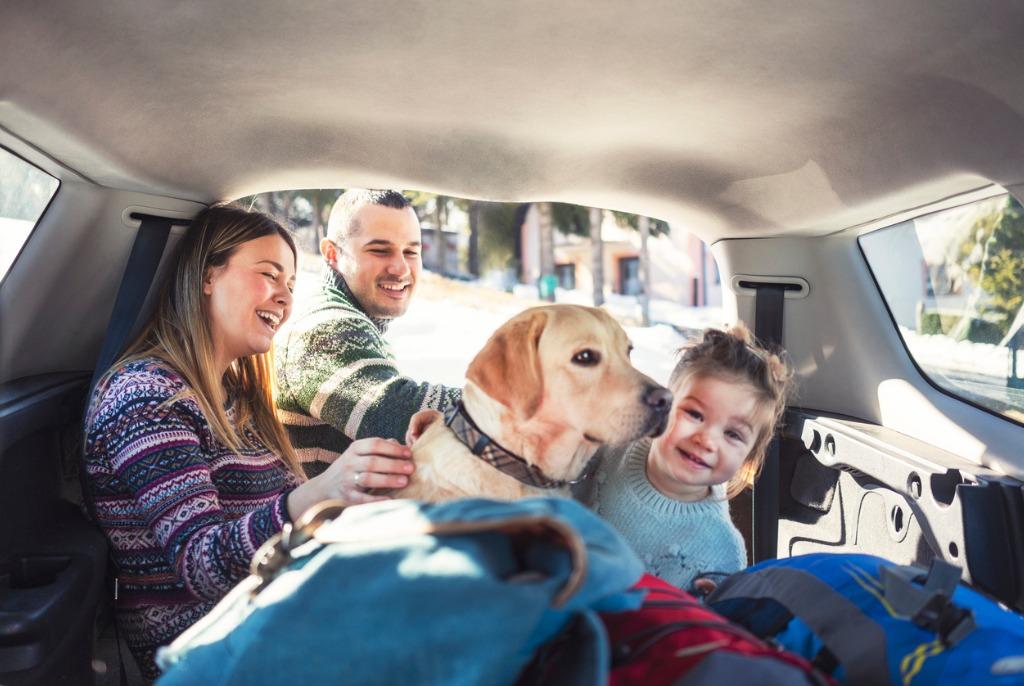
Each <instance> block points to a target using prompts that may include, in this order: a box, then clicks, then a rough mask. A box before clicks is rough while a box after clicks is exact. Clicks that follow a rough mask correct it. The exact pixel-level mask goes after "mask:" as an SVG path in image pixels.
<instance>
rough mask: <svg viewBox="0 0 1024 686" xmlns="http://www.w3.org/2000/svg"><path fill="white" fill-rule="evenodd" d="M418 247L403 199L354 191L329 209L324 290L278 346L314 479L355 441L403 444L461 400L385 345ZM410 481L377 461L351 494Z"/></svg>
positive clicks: (286, 393)
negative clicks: (429, 416)
mask: <svg viewBox="0 0 1024 686" xmlns="http://www.w3.org/2000/svg"><path fill="white" fill-rule="evenodd" d="M422 247H423V246H422V243H421V236H420V223H419V219H417V217H416V212H415V211H414V210H413V208H412V206H411V205H410V204H409V201H408V200H407V199H406V198H405V196H403V195H402V194H401V193H399V192H397V191H391V190H382V191H378V190H363V189H352V190H349V191H346V192H345V193H344V194H343V195H342V196H341V197H340V198H339V199H338V201H337V202H336V203H335V204H334V207H333V208H332V210H331V217H330V220H329V221H328V226H327V237H326V238H324V239H323V240H322V241H321V242H320V254H321V255H322V256H323V260H324V265H323V277H322V283H321V287H320V290H319V291H318V293H317V295H316V297H315V299H314V300H313V302H312V303H310V306H309V307H307V308H306V309H305V312H304V313H303V314H302V315H301V316H299V317H298V318H297V319H296V321H295V324H294V325H293V327H292V328H291V330H290V331H289V332H288V333H287V335H285V336H284V340H283V341H279V348H278V365H277V367H278V369H277V371H278V384H279V388H278V398H277V404H278V408H279V410H280V414H281V419H282V421H283V422H284V423H285V426H286V427H287V428H288V432H289V434H290V436H291V439H292V443H293V445H294V446H295V448H296V451H297V452H298V454H299V458H300V459H301V460H302V463H303V466H304V468H305V470H306V473H307V474H308V475H310V476H313V475H315V474H318V473H320V472H321V471H323V470H324V469H326V467H327V465H328V464H329V463H330V462H331V461H333V459H334V458H335V457H336V456H337V455H338V454H340V453H341V452H343V451H344V450H345V448H347V447H348V445H349V444H350V443H351V442H352V441H353V440H355V439H357V438H366V437H370V436H380V437H383V438H393V439H396V440H401V439H402V438H404V436H405V431H406V427H407V426H408V424H409V419H410V418H411V417H412V415H413V414H415V413H416V412H418V411H419V410H422V409H425V408H433V409H436V410H440V411H442V412H443V411H444V410H445V409H446V408H448V407H449V406H451V405H452V404H454V403H456V402H458V399H459V390H458V389H455V388H446V387H444V386H440V385H434V384H428V383H418V382H416V381H414V380H412V379H410V378H408V377H403V376H401V375H400V374H399V373H398V370H397V369H396V368H395V364H394V358H393V356H392V354H391V351H390V349H389V347H388V345H387V343H386V342H385V340H384V333H385V331H386V330H387V326H388V323H389V322H390V321H391V320H392V319H394V318H395V317H400V316H401V315H402V314H404V313H405V311H406V309H408V307H409V303H410V301H411V300H412V296H413V293H414V292H415V290H416V282H417V279H418V278H419V275H420V270H421V268H422V262H421V258H420V253H421V250H422ZM404 473H405V472H404V471H403V470H402V469H401V466H396V465H394V464H390V463H379V461H371V462H370V463H368V464H367V465H362V466H359V467H356V468H354V469H353V488H355V489H368V488H388V487H395V486H396V485H398V484H397V482H395V481H394V479H395V478H401V476H400V475H402V474H404Z"/></svg>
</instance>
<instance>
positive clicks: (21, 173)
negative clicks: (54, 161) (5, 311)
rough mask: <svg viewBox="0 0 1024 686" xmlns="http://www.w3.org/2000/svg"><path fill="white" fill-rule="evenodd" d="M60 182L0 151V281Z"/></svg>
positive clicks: (23, 161)
mask: <svg viewBox="0 0 1024 686" xmlns="http://www.w3.org/2000/svg"><path fill="white" fill-rule="evenodd" d="M59 185H60V182H59V181H57V179H55V178H53V177H52V176H50V175H49V174H47V173H46V172H44V171H41V170H39V169H37V168H35V167H33V166H32V165H31V164H29V163H28V162H26V161H25V160H23V159H21V158H20V157H17V156H15V155H13V154H11V153H10V152H8V151H6V150H4V149H3V148H0V279H2V278H3V277H4V276H5V275H6V274H7V270H8V269H10V268H11V265H12V264H14V259H15V258H16V257H17V256H18V252H19V251H20V250H21V246H22V245H24V244H25V241H26V240H27V239H28V236H29V234H30V233H32V229H33V228H34V227H35V225H36V222H38V221H39V217H41V216H42V215H43V211H44V210H45V209H46V206H47V205H48V204H49V202H50V199H51V198H52V197H53V194H54V193H56V192H57V186H59Z"/></svg>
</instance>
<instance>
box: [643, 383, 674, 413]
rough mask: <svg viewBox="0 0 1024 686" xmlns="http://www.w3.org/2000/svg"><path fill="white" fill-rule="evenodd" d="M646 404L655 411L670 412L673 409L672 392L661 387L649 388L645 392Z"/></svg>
mask: <svg viewBox="0 0 1024 686" xmlns="http://www.w3.org/2000/svg"><path fill="white" fill-rule="evenodd" d="M644 404H645V405H647V406H648V407H650V408H652V409H654V410H659V411H661V412H668V411H669V409H671V407H672V391H670V390H668V389H667V388H663V387H661V386H648V387H647V390H646V391H645V392H644Z"/></svg>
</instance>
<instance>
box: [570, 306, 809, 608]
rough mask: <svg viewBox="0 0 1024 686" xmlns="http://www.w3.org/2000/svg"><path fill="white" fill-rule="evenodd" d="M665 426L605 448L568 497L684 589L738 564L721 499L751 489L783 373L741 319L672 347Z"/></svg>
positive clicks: (782, 390)
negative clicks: (676, 351)
mask: <svg viewBox="0 0 1024 686" xmlns="http://www.w3.org/2000/svg"><path fill="white" fill-rule="evenodd" d="M680 353H681V355H680V359H679V362H678V363H677V364H676V367H675V369H674V370H673V371H672V375H671V377H670V379H669V387H670V389H671V390H672V392H673V395H674V398H673V405H672V414H671V416H670V418H669V424H668V427H667V428H666V430H665V432H664V433H663V434H662V435H660V436H658V437H657V438H655V439H653V440H652V439H650V438H645V439H642V440H640V441H637V442H635V443H632V444H630V445H628V446H626V447H625V448H622V449H616V450H613V451H607V452H606V453H605V454H603V455H601V456H600V458H599V463H598V467H597V470H596V472H595V473H594V474H593V476H592V477H591V478H590V479H588V480H587V481H586V482H584V484H582V485H581V487H579V489H578V490H577V496H578V497H579V498H580V499H581V500H582V501H583V502H584V503H586V504H587V505H589V506H590V507H592V508H593V509H594V511H595V512H597V513H598V514H600V515H601V516H602V517H604V518H605V519H607V520H608V521H609V522H611V523H612V524H613V525H615V527H616V528H617V529H618V530H619V531H620V532H621V533H622V534H623V535H624V536H625V537H626V540H628V541H629V542H630V543H631V544H632V546H633V548H634V550H635V551H636V552H637V554H638V555H639V556H640V558H641V559H642V560H643V561H644V563H645V565H646V566H647V570H648V571H649V572H650V573H652V574H654V575H656V576H659V577H661V578H662V579H665V580H666V581H668V582H670V583H673V584H676V585H677V586H680V587H682V588H684V589H691V590H692V585H693V582H694V579H695V578H696V577H698V576H700V575H704V574H714V573H720V574H731V573H733V572H736V571H738V570H740V569H742V568H743V567H745V566H746V551H745V548H744V544H743V539H742V537H741V536H740V533H739V531H737V530H736V527H735V526H733V524H732V521H731V520H730V518H729V506H728V502H727V498H732V497H733V496H736V495H738V494H739V493H740V492H742V491H743V489H745V488H747V487H748V486H750V485H752V484H753V482H754V478H755V477H756V476H757V473H758V471H759V470H760V468H761V463H762V462H763V460H764V454H765V449H766V448H767V446H768V442H769V441H770V440H771V438H772V434H773V432H774V430H775V425H776V423H777V422H778V420H779V418H780V417H781V415H782V411H783V409H784V407H785V401H786V396H787V393H788V391H789V387H790V380H791V376H792V375H791V372H790V370H789V368H788V366H787V365H786V363H785V362H784V361H783V360H782V358H781V357H780V356H779V355H776V354H774V353H771V352H768V351H767V350H765V349H764V348H762V347H760V346H759V345H758V344H757V343H756V342H755V341H754V339H753V337H752V336H751V334H750V331H749V330H747V328H746V327H745V326H743V325H742V324H740V325H737V326H735V327H733V328H732V329H730V330H729V331H728V332H724V331H719V330H717V329H708V330H706V331H705V332H704V334H703V336H702V338H701V340H699V341H694V342H691V344H689V345H688V346H687V347H684V348H683V349H682V350H681V351H680Z"/></svg>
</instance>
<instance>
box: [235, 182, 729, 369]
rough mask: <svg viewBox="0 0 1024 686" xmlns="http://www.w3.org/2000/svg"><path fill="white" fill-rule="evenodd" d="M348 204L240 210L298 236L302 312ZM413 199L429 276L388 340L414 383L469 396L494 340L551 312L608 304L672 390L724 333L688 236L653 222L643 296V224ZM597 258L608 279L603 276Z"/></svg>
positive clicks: (703, 248) (708, 266) (561, 207)
mask: <svg viewBox="0 0 1024 686" xmlns="http://www.w3.org/2000/svg"><path fill="white" fill-rule="evenodd" d="M341 192H342V191H341V189H335V190H324V189H313V190H295V191H276V192H271V193H262V194H259V195H255V196H248V197H245V198H241V199H240V200H239V202H240V203H241V204H242V206H244V207H247V208H250V207H251V208H254V209H259V210H262V211H264V212H268V213H270V214H273V215H275V216H277V217H278V218H279V219H283V220H284V221H285V222H286V223H287V224H288V225H289V226H291V227H292V229H293V230H294V232H295V235H296V238H297V244H298V247H299V253H300V254H299V274H298V278H297V280H296V289H295V301H296V312H301V311H302V310H303V307H304V304H305V302H306V300H307V299H308V298H309V297H310V295H311V294H312V293H313V292H314V291H315V290H316V289H317V288H318V284H319V279H318V278H317V274H318V272H319V270H320V269H321V266H322V259H321V258H320V255H319V248H318V246H319V243H320V240H321V239H322V238H324V237H325V236H326V234H327V225H328V220H329V217H330V211H331V208H332V206H333V204H334V202H335V200H336V199H337V198H338V197H339V195H340V194H341ZM405 195H406V196H407V197H408V198H409V200H410V201H411V202H412V205H413V209H414V210H415V211H416V213H417V215H418V216H419V219H420V227H421V230H422V239H423V248H422V254H421V256H420V259H421V261H422V267H423V270H424V273H423V276H422V277H421V279H420V282H419V284H418V285H417V288H416V296H415V300H414V302H413V304H412V305H411V306H410V308H409V311H408V313H407V314H405V315H404V316H402V317H399V318H397V319H396V320H395V321H393V322H392V323H391V324H390V325H389V329H388V332H389V336H388V338H389V339H390V342H391V345H392V349H393V351H394V353H395V355H396V357H397V359H398V361H399V367H400V368H401V369H402V371H403V372H405V373H407V374H409V375H410V376H412V377H414V378H420V379H424V380H430V381H434V382H440V383H445V384H449V385H462V383H463V381H464V374H465V370H466V363H467V362H468V361H469V360H470V359H472V357H473V356H474V355H475V354H476V352H477V351H478V350H479V349H480V348H481V347H482V345H483V344H484V342H485V341H486V340H487V337H488V336H490V334H491V333H492V332H493V331H494V330H495V329H496V328H498V326H499V325H501V323H502V322H504V321H505V320H506V319H508V318H509V317H511V316H512V315H514V314H515V313H517V312H519V311H521V310H522V309H524V308H526V307H531V306H535V305H540V304H543V302H546V301H551V302H565V303H575V304H580V305H593V304H595V303H596V302H598V301H599V304H600V305H601V306H602V307H604V308H605V309H606V310H607V311H608V312H610V313H611V314H612V316H614V317H615V318H616V319H618V321H619V322H620V323H622V324H623V326H624V327H625V328H626V331H627V333H628V334H629V336H630V339H631V341H632V343H633V345H634V350H633V353H632V358H631V359H632V360H633V364H634V365H636V367H637V368H639V369H640V370H641V371H643V372H645V373H646V374H649V375H650V376H651V377H652V378H654V379H655V380H658V381H660V382H663V383H664V382H666V381H667V380H668V376H669V373H670V372H671V370H672V366H673V364H674V359H675V358H674V354H675V352H676V350H678V349H679V347H680V346H681V345H683V343H684V342H685V340H686V337H687V336H689V335H692V334H694V333H696V332H697V331H699V330H700V329H701V328H704V327H706V326H721V325H722V324H723V322H724V316H723V312H722V285H721V282H720V279H719V278H718V267H717V265H716V264H715V260H714V256H713V255H712V254H711V251H710V249H709V248H708V246H707V245H706V244H704V243H703V242H702V241H701V240H700V239H699V238H697V236H696V235H694V234H692V233H689V232H687V231H686V230H685V227H682V226H670V225H669V224H668V223H667V222H664V221H660V220H658V219H654V218H643V223H646V229H647V230H648V232H649V240H648V241H647V243H648V245H647V247H646V250H647V255H648V264H649V265H650V267H649V275H648V277H647V280H648V283H649V286H648V292H647V293H645V287H644V279H643V274H642V271H641V263H642V262H643V254H644V245H643V243H642V240H641V226H642V222H641V218H640V217H638V216H637V215H632V214H627V213H622V212H613V211H610V210H603V209H599V208H590V207H581V206H578V205H568V204H562V203H500V202H484V201H477V200H469V199H465V198H455V197H448V196H438V195H435V194H433V193H427V192H422V191H411V190H406V191H405ZM545 206H546V207H545ZM595 221H596V222H599V224H597V226H599V227H600V231H599V232H597V233H596V234H595V233H593V232H592V231H591V229H592V226H591V222H595ZM545 224H546V225H547V226H546V228H545ZM439 227H440V230H439ZM546 230H547V231H548V232H550V234H551V235H550V238H547V239H545V238H544V234H545V231H546ZM441 237H443V238H444V240H443V242H442V240H440V238H441ZM596 237H599V240H598V239H597V238H596ZM595 243H599V245H595ZM595 249H596V250H597V251H598V252H595ZM545 251H548V252H549V254H548V255H546V256H545V254H544V253H545ZM597 254H599V255H600V256H601V259H600V260H599V262H598V263H599V264H600V265H601V268H600V271H597V270H595V268H594V266H595V259H596V257H595V256H596V255H597ZM545 272H546V273H545ZM596 282H601V283H603V288H595V283H596ZM596 291H597V292H596ZM598 292H599V293H598ZM644 295H646V296H647V297H646V298H644V297H643V296H644ZM645 310H646V311H645ZM292 323H294V321H293V322H292ZM286 326H288V325H287V324H286Z"/></svg>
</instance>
